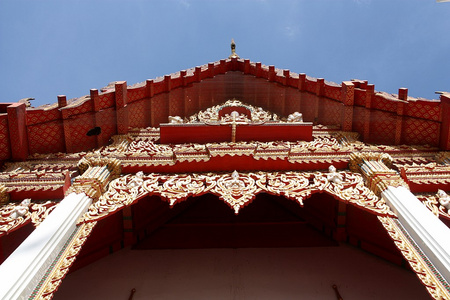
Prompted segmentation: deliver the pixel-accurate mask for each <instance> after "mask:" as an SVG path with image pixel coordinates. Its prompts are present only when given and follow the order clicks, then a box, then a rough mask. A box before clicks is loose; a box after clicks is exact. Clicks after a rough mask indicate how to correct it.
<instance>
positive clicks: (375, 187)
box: [349, 152, 409, 196]
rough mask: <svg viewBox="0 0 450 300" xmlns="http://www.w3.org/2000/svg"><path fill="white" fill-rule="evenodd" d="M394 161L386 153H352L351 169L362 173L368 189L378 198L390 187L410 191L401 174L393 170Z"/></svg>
mask: <svg viewBox="0 0 450 300" xmlns="http://www.w3.org/2000/svg"><path fill="white" fill-rule="evenodd" d="M392 161H393V160H392V157H391V156H390V155H389V154H388V153H384V152H367V153H351V154H350V163H349V168H350V170H351V171H353V172H357V173H361V174H362V175H363V177H364V179H365V182H366V185H367V187H368V188H369V189H371V190H372V191H373V192H374V193H375V194H376V195H377V196H380V195H381V193H382V192H383V191H385V190H386V189H387V188H388V187H389V186H393V187H398V186H403V187H405V188H407V189H409V186H408V184H407V183H406V182H405V181H404V180H403V179H402V178H401V176H400V174H399V173H398V172H397V171H395V170H393V169H391V166H392Z"/></svg>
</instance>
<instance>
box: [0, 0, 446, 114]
mask: <svg viewBox="0 0 450 300" xmlns="http://www.w3.org/2000/svg"><path fill="white" fill-rule="evenodd" d="M449 36H450V3H436V2H435V1H434V0H385V1H384V0H328V1H326V0H315V1H313V0H309V1H283V0H278V1H269V0H267V1H264V0H255V1H232V0H228V1H226V0H223V1H212V0H210V1H200V0H198V1H195V0H169V1H139V0H130V1H118V0H117V1H116V0H103V1H94V0H91V1H89V0H81V1H62V0H61V1H39V0H34V1H22V0H0V102H15V101H17V100H19V99H21V98H25V97H34V98H36V100H35V101H34V102H33V105H34V106H38V105H42V104H46V103H54V102H56V100H57V98H56V97H57V95H59V94H64V95H67V97H68V98H69V99H70V98H76V97H81V96H83V95H86V94H89V90H90V89H91V88H98V89H99V88H101V87H103V86H106V85H107V84H108V83H109V82H112V81H116V80H126V81H127V82H128V84H134V83H137V82H142V81H144V80H146V79H151V78H156V77H159V76H163V75H166V74H170V73H173V72H177V71H179V70H183V69H187V68H191V67H195V66H198V65H202V64H206V63H208V62H213V61H217V60H220V59H222V58H226V57H228V55H229V52H230V46H229V45H230V40H231V38H234V39H235V41H236V44H237V48H236V50H237V53H238V54H239V55H240V57H241V58H248V59H250V60H251V61H255V62H258V61H259V62H261V63H263V64H265V65H275V66H276V67H277V68H282V69H290V70H291V71H292V72H296V73H306V74H307V75H309V76H313V77H322V78H325V80H328V81H334V82H337V83H340V82H342V81H344V80H349V79H352V78H357V79H364V80H368V81H369V82H370V83H373V84H375V89H376V90H377V91H386V92H389V93H397V91H398V88H400V87H407V88H408V89H409V95H410V96H413V97H424V98H428V99H433V98H437V97H438V96H437V95H435V94H434V91H437V90H444V91H450V38H449Z"/></svg>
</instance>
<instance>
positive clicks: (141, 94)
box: [127, 85, 147, 103]
mask: <svg viewBox="0 0 450 300" xmlns="http://www.w3.org/2000/svg"><path fill="white" fill-rule="evenodd" d="M146 89H147V87H146V86H145V85H144V86H142V87H138V88H134V89H128V92H127V96H128V99H127V100H128V103H131V102H134V101H136V100H139V99H144V98H145V96H146V95H145V94H146Z"/></svg>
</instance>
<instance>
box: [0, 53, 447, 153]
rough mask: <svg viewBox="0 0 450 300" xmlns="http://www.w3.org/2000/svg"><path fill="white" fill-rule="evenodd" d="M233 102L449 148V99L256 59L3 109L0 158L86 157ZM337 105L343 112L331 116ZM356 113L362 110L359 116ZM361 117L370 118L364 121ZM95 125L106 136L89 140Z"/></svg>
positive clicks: (381, 139) (380, 137)
mask: <svg viewBox="0 0 450 300" xmlns="http://www.w3.org/2000/svg"><path fill="white" fill-rule="evenodd" d="M399 97H400V98H399ZM233 98H236V99H239V100H241V101H243V102H246V103H249V104H252V105H256V106H261V107H263V108H265V109H269V110H271V111H272V112H274V113H277V114H279V115H281V116H287V115H288V114H289V113H292V112H294V111H300V112H302V113H303V116H304V119H305V120H306V121H311V122H315V123H319V124H331V123H332V124H335V125H336V124H337V125H340V126H341V128H342V129H343V130H357V131H358V132H359V133H360V134H361V136H362V137H363V141H364V142H370V143H383V144H403V143H404V144H421V145H423V144H429V145H432V146H439V147H440V148H441V149H442V150H448V149H450V134H449V132H450V130H449V127H450V124H449V121H448V120H449V118H448V116H449V108H448V107H449V104H448V102H449V101H450V100H449V97H448V96H446V95H442V96H441V99H440V101H431V100H424V99H414V101H410V100H409V99H410V98H408V95H407V91H406V89H400V96H396V95H388V94H386V93H375V92H374V85H373V84H368V82H367V81H352V82H344V83H342V85H341V86H337V85H336V84H329V83H327V82H325V81H324V80H323V79H320V78H319V79H314V78H310V77H307V76H306V75H305V74H300V75H297V74H295V73H292V72H289V70H278V69H276V68H274V67H273V66H270V67H266V66H263V65H261V64H260V63H253V62H250V61H249V60H243V59H227V60H221V61H219V62H215V63H211V64H208V65H207V66H202V67H197V68H195V69H193V71H191V72H186V71H182V72H179V73H176V74H173V75H168V76H165V77H164V79H157V80H147V81H146V82H145V83H143V84H139V85H136V86H133V87H127V86H126V82H124V81H122V82H117V83H116V84H115V86H114V87H112V88H108V89H105V91H104V92H102V93H99V92H98V91H97V90H92V91H90V95H89V96H85V97H82V98H80V99H78V100H77V101H76V102H74V103H69V104H67V101H65V96H64V95H59V96H58V107H56V108H51V109H43V108H27V109H25V108H24V104H23V105H22V104H11V103H4V104H0V108H1V107H3V110H1V109H0V135H4V136H5V138H6V140H5V139H0V140H2V142H1V143H0V159H1V160H7V159H13V160H23V159H26V158H27V156H28V154H33V153H52V152H65V151H67V152H78V151H87V150H90V149H93V148H95V147H98V146H102V145H105V144H107V143H108V142H109V140H110V137H111V136H112V135H114V134H117V133H120V134H123V133H126V132H128V130H129V128H131V127H143V126H158V125H159V124H161V123H164V122H167V118H168V116H169V115H180V116H182V117H187V116H190V115H192V114H193V113H195V112H197V111H198V110H202V109H205V108H207V107H210V106H212V105H217V104H220V103H223V102H225V101H226V100H228V99H233ZM334 101H336V102H337V103H341V104H344V106H337V107H335V108H334V109H333V110H332V111H328V107H329V106H330V104H331V103H334ZM138 103H139V104H138ZM147 103H148V104H147ZM136 105H137V106H136ZM347 106H348V107H347ZM8 107H10V108H9V110H8ZM351 107H353V109H351ZM356 107H358V108H362V110H361V109H359V110H358V113H355V112H356V110H355V108H356ZM103 110H108V111H109V112H108V113H105V112H103ZM321 110H325V111H324V112H323V113H321ZM2 111H4V112H6V111H8V115H7V119H3V118H2V115H1V112H2ZM361 114H364V115H365V116H366V117H364V118H361ZM369 115H370V117H368V116H369ZM397 116H400V117H399V118H397ZM5 121H7V122H6V124H5ZM358 122H362V124H363V125H361V123H360V124H358ZM5 126H6V127H5ZM96 126H98V127H101V128H102V133H101V134H100V135H99V136H97V137H88V136H86V132H87V131H88V130H90V129H92V128H93V127H96Z"/></svg>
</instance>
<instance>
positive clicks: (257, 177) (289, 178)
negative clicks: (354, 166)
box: [80, 171, 395, 222]
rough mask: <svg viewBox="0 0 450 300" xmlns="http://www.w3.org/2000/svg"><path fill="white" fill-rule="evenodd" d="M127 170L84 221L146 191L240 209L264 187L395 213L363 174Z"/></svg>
mask: <svg viewBox="0 0 450 300" xmlns="http://www.w3.org/2000/svg"><path fill="white" fill-rule="evenodd" d="M139 173H140V174H136V175H126V176H123V177H120V178H118V179H116V180H113V181H112V182H111V184H110V185H109V188H108V190H107V191H106V192H105V193H104V194H103V195H102V196H101V197H100V199H99V201H97V202H96V203H94V204H93V205H91V207H90V208H89V211H88V212H87V213H86V214H85V216H84V217H83V218H82V220H80V222H91V221H96V220H99V219H101V218H104V217H106V216H108V215H109V214H111V213H114V212H116V211H118V210H120V209H122V208H123V207H125V206H128V205H131V204H133V203H134V202H135V201H138V200H139V199H141V198H142V197H144V196H146V195H156V196H159V197H161V198H162V199H164V200H166V201H168V202H169V203H170V205H175V204H176V203H178V202H180V201H184V200H186V199H187V198H188V197H194V196H200V195H203V194H205V193H210V194H214V195H217V196H218V197H219V198H220V199H222V200H223V201H224V202H225V203H226V204H228V205H229V206H230V207H231V208H232V209H233V210H234V211H235V213H236V214H238V213H239V210H240V209H241V208H243V207H244V206H246V205H248V204H250V203H251V202H252V200H253V199H254V198H255V197H256V195H257V194H259V193H261V192H266V193H270V194H273V195H279V196H284V197H286V198H288V199H291V200H294V201H297V202H298V203H299V204H300V205H303V200H304V199H306V198H308V197H309V196H310V195H311V194H313V193H322V192H325V193H327V194H330V195H333V196H334V197H335V198H337V199H339V200H340V201H343V202H345V203H349V204H350V205H355V206H358V207H361V208H362V209H365V210H367V211H369V212H371V213H373V214H376V215H382V216H393V217H394V216H395V215H394V214H393V213H392V211H391V210H390V209H389V207H388V206H387V205H386V203H385V202H384V201H383V200H382V199H380V198H379V197H377V196H376V195H375V194H374V193H373V192H371V191H370V190H369V189H368V188H366V187H365V185H364V181H363V178H362V176H361V175H359V174H354V173H351V172H338V173H337V174H338V176H339V177H340V178H341V179H342V180H341V181H337V180H333V181H332V180H330V177H329V176H327V175H329V174H327V173H319V172H315V173H300V172H259V173H238V172H236V171H235V172H233V173H231V174H230V173H227V174H196V173H193V174H177V175H165V174H154V173H152V174H148V175H144V174H143V173H141V172H139Z"/></svg>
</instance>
